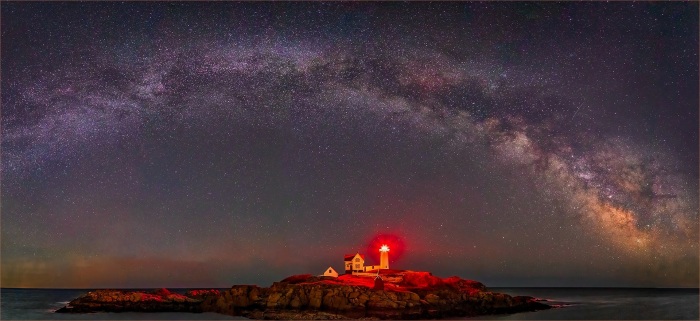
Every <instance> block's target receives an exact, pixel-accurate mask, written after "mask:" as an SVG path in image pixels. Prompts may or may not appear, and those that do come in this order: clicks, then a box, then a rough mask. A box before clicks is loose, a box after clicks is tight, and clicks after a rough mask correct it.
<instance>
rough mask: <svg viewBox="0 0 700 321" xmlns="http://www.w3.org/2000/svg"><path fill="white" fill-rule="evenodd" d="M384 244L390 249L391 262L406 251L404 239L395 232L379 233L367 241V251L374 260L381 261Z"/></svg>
mask: <svg viewBox="0 0 700 321" xmlns="http://www.w3.org/2000/svg"><path fill="white" fill-rule="evenodd" d="M382 246H386V247H387V249H388V250H389V262H396V260H398V259H400V258H401V256H402V255H403V253H404V251H405V248H406V247H405V246H404V242H403V239H401V238H400V237H399V236H397V235H393V234H379V235H376V236H374V237H373V238H372V239H371V240H370V241H369V242H367V250H365V253H366V254H367V255H368V256H369V257H370V258H371V259H372V262H377V263H379V253H380V250H381V248H382Z"/></svg>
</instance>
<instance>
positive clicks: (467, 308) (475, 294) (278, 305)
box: [56, 270, 551, 320]
mask: <svg viewBox="0 0 700 321" xmlns="http://www.w3.org/2000/svg"><path fill="white" fill-rule="evenodd" d="M549 308H551V307H550V306H549V305H546V304H544V303H542V302H540V300H538V299H536V298H533V297H527V296H515V297H513V296H510V295H508V294H503V293H495V292H491V291H489V290H488V289H487V288H486V286H484V285H483V284H482V283H480V282H477V281H471V280H464V279H461V278H459V277H456V276H453V277H449V278H440V277H436V276H433V275H432V274H431V273H429V272H416V271H407V270H381V273H380V274H378V276H377V277H368V276H357V275H350V274H346V275H341V276H338V277H325V276H312V275H310V274H308V275H295V276H291V277H288V278H286V279H284V280H282V281H280V282H275V283H273V284H272V286H270V287H267V288H265V287H259V286H256V285H234V286H232V287H231V288H230V289H228V290H225V291H220V290H191V291H188V292H186V293H185V294H178V293H173V292H170V291H168V290H167V289H159V290H154V291H124V290H96V291H91V292H89V293H87V294H86V295H84V296H82V297H79V298H77V299H75V300H73V301H71V302H70V303H69V304H68V305H67V306H65V307H63V308H61V309H59V310H57V311H56V312H57V313H87V312H127V311H128V312H194V313H201V312H217V313H223V314H227V315H232V316H243V317H247V318H251V319H297V320H299V319H307V320H311V319H357V318H371V319H437V318H446V317H463V316H477V315H485V314H500V313H516V312H525V311H535V310H542V309H549Z"/></svg>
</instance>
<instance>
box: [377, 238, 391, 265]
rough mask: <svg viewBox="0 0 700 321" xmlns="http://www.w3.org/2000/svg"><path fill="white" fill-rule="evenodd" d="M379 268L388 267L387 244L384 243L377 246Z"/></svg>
mask: <svg viewBox="0 0 700 321" xmlns="http://www.w3.org/2000/svg"><path fill="white" fill-rule="evenodd" d="M379 268H380V269H388V268H389V246H387V245H386V244H384V245H382V247H380V248H379Z"/></svg>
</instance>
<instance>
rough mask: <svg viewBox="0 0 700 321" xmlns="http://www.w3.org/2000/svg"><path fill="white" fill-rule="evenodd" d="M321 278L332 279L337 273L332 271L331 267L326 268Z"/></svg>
mask: <svg viewBox="0 0 700 321" xmlns="http://www.w3.org/2000/svg"><path fill="white" fill-rule="evenodd" d="M323 276H332V277H334V278H337V277H338V272H336V271H335V269H333V267H330V266H329V267H328V268H327V269H326V271H325V272H323Z"/></svg>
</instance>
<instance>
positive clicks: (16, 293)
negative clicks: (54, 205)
mask: <svg viewBox="0 0 700 321" xmlns="http://www.w3.org/2000/svg"><path fill="white" fill-rule="evenodd" d="M491 289H492V290H493V291H495V292H503V293H508V294H510V295H529V296H534V297H538V298H542V299H547V300H548V302H547V303H549V304H556V305H561V306H562V307H561V308H557V309H551V310H545V311H537V312H526V313H517V314H510V315H496V316H484V317H478V318H470V320H471V319H478V320H502V319H507V320H575V319H578V320H594V319H597V320H621V319H625V320H633V319H637V320H671V319H674V320H698V318H699V315H698V314H699V313H698V289H614V288H613V289H600V288H491ZM185 290H186V289H177V290H173V291H175V292H181V293H184V291H185ZM88 291H89V290H50V289H0V319H2V320H242V319H244V318H240V317H231V316H226V315H221V314H216V313H89V314H59V313H53V311H55V310H56V309H58V308H60V307H62V306H64V305H66V303H68V301H70V300H72V299H74V298H77V297H79V296H81V295H83V294H85V293H87V292H88Z"/></svg>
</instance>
